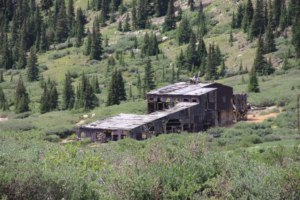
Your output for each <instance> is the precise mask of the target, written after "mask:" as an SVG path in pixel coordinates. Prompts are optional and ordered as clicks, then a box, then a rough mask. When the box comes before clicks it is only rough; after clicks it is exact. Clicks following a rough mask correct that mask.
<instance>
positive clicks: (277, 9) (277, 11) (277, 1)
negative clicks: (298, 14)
mask: <svg viewBox="0 0 300 200" xmlns="http://www.w3.org/2000/svg"><path fill="white" fill-rule="evenodd" d="M281 5H282V0H274V1H273V13H274V22H275V24H276V26H278V24H279V21H280V15H281V7H282V6H281Z"/></svg>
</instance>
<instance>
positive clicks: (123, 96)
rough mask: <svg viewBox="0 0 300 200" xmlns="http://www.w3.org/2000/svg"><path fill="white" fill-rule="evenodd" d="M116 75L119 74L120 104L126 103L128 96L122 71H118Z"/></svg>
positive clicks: (117, 81) (117, 79)
mask: <svg viewBox="0 0 300 200" xmlns="http://www.w3.org/2000/svg"><path fill="white" fill-rule="evenodd" d="M116 73H117V75H116V86H117V89H116V91H117V97H118V98H119V102H121V101H126V100H127V95H126V92H125V85H124V80H123V76H122V73H121V71H120V70H118V71H117V72H116Z"/></svg>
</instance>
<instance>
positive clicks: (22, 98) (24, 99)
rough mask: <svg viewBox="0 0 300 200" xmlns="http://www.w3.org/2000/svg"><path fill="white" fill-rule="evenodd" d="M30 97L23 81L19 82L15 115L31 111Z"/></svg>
mask: <svg viewBox="0 0 300 200" xmlns="http://www.w3.org/2000/svg"><path fill="white" fill-rule="evenodd" d="M29 102H30V100H29V97H28V93H27V91H26V88H25V86H24V83H23V81H22V80H19V82H18V85H17V88H16V92H15V102H14V106H15V113H16V114H19V113H23V112H27V111H29Z"/></svg>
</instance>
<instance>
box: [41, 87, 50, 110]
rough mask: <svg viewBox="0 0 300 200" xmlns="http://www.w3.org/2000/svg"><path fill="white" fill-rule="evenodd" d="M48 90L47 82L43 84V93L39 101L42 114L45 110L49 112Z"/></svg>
mask: <svg viewBox="0 0 300 200" xmlns="http://www.w3.org/2000/svg"><path fill="white" fill-rule="evenodd" d="M50 110H51V109H50V92H49V91H48V89H47V84H46V83H45V85H44V93H43V95H42V96H41V101H40V113H41V114H44V113H46V112H50Z"/></svg>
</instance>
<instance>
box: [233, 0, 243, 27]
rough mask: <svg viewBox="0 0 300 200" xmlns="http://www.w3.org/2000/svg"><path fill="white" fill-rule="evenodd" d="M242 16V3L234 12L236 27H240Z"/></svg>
mask: <svg viewBox="0 0 300 200" xmlns="http://www.w3.org/2000/svg"><path fill="white" fill-rule="evenodd" d="M243 17H244V7H243V5H242V4H239V7H238V11H237V14H236V23H235V25H236V28H241V26H242V20H243Z"/></svg>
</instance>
